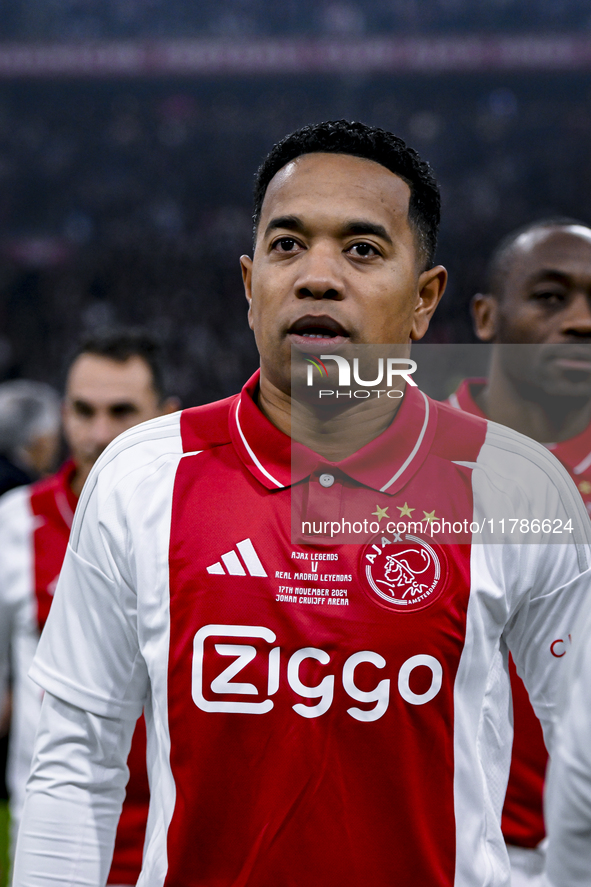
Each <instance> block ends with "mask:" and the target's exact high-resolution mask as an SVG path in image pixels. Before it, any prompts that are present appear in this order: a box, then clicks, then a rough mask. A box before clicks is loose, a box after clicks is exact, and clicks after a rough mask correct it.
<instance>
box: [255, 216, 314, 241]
mask: <svg viewBox="0 0 591 887" xmlns="http://www.w3.org/2000/svg"><path fill="white" fill-rule="evenodd" d="M304 227H305V226H304V223H303V221H302V220H301V219H300V217H299V216H277V217H276V218H274V219H271V221H270V222H269V224H268V225H267V227H266V228H265V237H266V236H267V234H269V233H270V232H271V231H276V230H277V229H278V228H285V229H286V230H287V231H300V232H301V231H303V230H304Z"/></svg>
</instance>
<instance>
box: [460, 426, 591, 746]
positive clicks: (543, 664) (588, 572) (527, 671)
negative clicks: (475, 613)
mask: <svg viewBox="0 0 591 887" xmlns="http://www.w3.org/2000/svg"><path fill="white" fill-rule="evenodd" d="M478 467H479V468H482V469H483V470H482V471H479V472H478V471H477V472H474V479H473V484H474V491H475V499H476V501H477V504H478V508H479V512H478V513H479V516H481V517H482V518H485V519H486V520H484V521H483V523H484V525H485V526H486V525H487V522H490V519H492V520H493V521H494V524H495V526H496V527H497V533H498V529H499V527H502V528H503V531H502V533H500V534H498V535H496V538H495V534H488V536H487V544H485V545H484V551H482V552H481V553H480V554H479V557H480V559H481V561H482V563H483V567H484V570H483V573H484V575H485V576H488V577H490V579H491V580H492V582H491V588H492V589H494V590H495V591H494V595H495V597H494V598H491V603H492V604H493V611H494V614H495V617H496V619H497V620H498V621H499V622H500V623H504V626H505V627H504V629H503V641H504V643H505V644H506V646H507V647H508V649H509V650H510V652H511V654H512V656H513V659H514V662H515V666H516V669H517V672H518V674H519V676H520V677H521V678H522V680H523V682H524V684H525V686H526V688H527V691H528V693H529V696H530V699H531V702H532V706H533V708H534V710H535V713H536V715H537V717H538V718H539V720H540V721H541V723H542V727H543V729H544V738H545V741H546V745H547V747H548V748H550V747H551V742H552V731H553V727H554V718H555V711H556V703H557V698H558V684H559V680H560V674H561V671H562V661H563V660H562V654H563V653H565V651H566V649H567V647H568V646H569V637H570V635H571V632H572V631H573V628H574V626H575V624H576V621H577V617H578V614H579V612H580V611H581V608H582V607H583V606H584V605H585V602H586V600H587V598H588V597H589V595H590V594H591V522H590V521H589V515H588V513H587V510H586V508H585V506H584V504H583V500H582V498H581V496H580V493H579V492H578V490H577V489H576V487H575V485H574V483H573V481H572V479H571V478H570V477H569V475H568V473H567V471H566V470H565V468H564V467H563V466H562V465H561V464H560V462H559V461H558V460H557V459H556V458H555V457H554V456H553V455H552V454H551V453H550V452H548V450H547V449H546V448H545V447H543V446H542V445H541V444H538V443H536V442H535V441H532V440H530V439H529V438H526V437H524V436H523V435H521V434H517V433H516V432H514V431H512V430H511V429H508V428H505V427H504V426H501V425H495V424H494V423H489V428H488V431H487V438H486V443H485V445H484V447H483V448H482V451H481V453H480V455H479V457H478ZM522 527H523V529H522ZM567 528H568V529H567ZM559 529H563V530H564V532H562V533H557V532H555V531H556V530H559ZM488 540H490V542H491V543H492V544H488ZM496 540H498V542H497V541H496ZM499 592H500V593H499Z"/></svg>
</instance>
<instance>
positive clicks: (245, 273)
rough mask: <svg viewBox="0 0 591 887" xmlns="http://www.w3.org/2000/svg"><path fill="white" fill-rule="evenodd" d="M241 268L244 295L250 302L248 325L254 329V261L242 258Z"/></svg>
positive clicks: (247, 257)
mask: <svg viewBox="0 0 591 887" xmlns="http://www.w3.org/2000/svg"><path fill="white" fill-rule="evenodd" d="M240 268H241V270H242V283H243V284H244V295H245V296H246V301H247V302H248V325H249V327H250V328H251V329H253V325H252V259H251V258H250V256H240Z"/></svg>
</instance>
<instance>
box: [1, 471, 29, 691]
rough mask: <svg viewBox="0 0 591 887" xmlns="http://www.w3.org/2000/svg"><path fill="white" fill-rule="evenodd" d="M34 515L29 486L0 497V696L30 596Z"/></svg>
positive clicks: (4, 688) (4, 685) (4, 687)
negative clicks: (20, 615)
mask: <svg viewBox="0 0 591 887" xmlns="http://www.w3.org/2000/svg"><path fill="white" fill-rule="evenodd" d="M33 529H34V524H33V515H32V513H31V508H30V493H29V488H28V487H19V488H18V489H16V490H11V491H10V492H9V493H6V494H5V495H4V496H2V498H1V499H0V700H2V699H3V697H4V693H5V691H6V685H7V677H8V672H9V662H10V651H11V645H12V641H13V632H14V626H15V621H16V619H17V614H18V613H19V611H20V610H22V608H23V606H24V607H27V605H29V604H30V599H31V596H32V589H33V582H32V569H33V568H32V536H33Z"/></svg>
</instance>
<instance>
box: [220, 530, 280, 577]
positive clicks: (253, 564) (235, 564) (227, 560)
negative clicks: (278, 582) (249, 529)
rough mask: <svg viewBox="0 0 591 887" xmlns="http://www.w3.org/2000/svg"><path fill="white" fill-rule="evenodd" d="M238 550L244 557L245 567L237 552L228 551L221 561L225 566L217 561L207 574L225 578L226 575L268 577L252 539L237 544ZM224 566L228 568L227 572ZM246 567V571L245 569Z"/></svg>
mask: <svg viewBox="0 0 591 887" xmlns="http://www.w3.org/2000/svg"><path fill="white" fill-rule="evenodd" d="M236 548H237V549H238V551H239V553H240V555H241V557H242V561H243V562H244V566H243V565H242V561H241V560H240V558H239V557H238V555H237V554H236V551H235V550H234V549H233V550H232V551H227V552H226V553H225V554H222V556H221V560H222V561H223V562H224V563H223V564H221V563H220V561H216V563H215V564H212V565H211V566H210V567H208V568H207V572H208V573H214V574H217V575H223V576H225V575H226V574H229V575H230V576H246V575H247V574H248V575H249V576H266V575H267V574H266V572H265V568H264V567H263V565H262V563H261V561H260V559H259V556H258V554H257V553H256V551H255V550H254V545H253V544H252V542H251V541H250V539H243V540H242V542H237V543H236ZM224 566H225V568H226V569H225V570H224ZM244 567H246V569H244Z"/></svg>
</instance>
